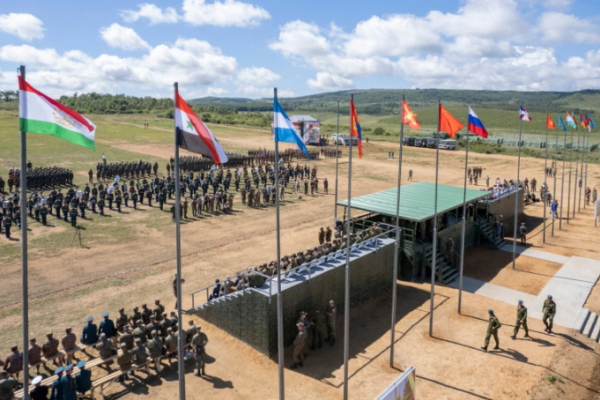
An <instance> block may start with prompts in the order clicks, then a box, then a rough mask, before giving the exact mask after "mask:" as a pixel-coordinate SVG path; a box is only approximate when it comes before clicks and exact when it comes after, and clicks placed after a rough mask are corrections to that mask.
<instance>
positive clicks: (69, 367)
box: [65, 364, 73, 371]
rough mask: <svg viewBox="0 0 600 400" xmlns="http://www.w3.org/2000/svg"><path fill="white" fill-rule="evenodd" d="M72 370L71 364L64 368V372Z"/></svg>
mask: <svg viewBox="0 0 600 400" xmlns="http://www.w3.org/2000/svg"><path fill="white" fill-rule="evenodd" d="M72 369H73V364H69V365H67V366H66V367H65V371H70V370H72Z"/></svg>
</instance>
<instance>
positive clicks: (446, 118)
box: [439, 103, 465, 138]
mask: <svg viewBox="0 0 600 400" xmlns="http://www.w3.org/2000/svg"><path fill="white" fill-rule="evenodd" d="M439 118H440V132H446V133H448V135H450V137H451V138H454V137H455V135H456V132H458V131H460V130H461V129H462V128H464V127H465V126H464V125H463V124H461V123H460V121H459V120H457V119H456V118H454V116H453V115H452V114H450V113H449V112H448V110H446V109H445V108H444V106H442V103H440V116H439Z"/></svg>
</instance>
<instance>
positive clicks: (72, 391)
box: [60, 364, 77, 400]
mask: <svg viewBox="0 0 600 400" xmlns="http://www.w3.org/2000/svg"><path fill="white" fill-rule="evenodd" d="M60 384H61V386H62V392H63V397H62V399H63V400H77V382H76V381H75V378H73V364H69V365H67V366H66V367H65V374H64V375H63V376H62V377H61V378H60Z"/></svg>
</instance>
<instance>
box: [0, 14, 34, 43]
mask: <svg viewBox="0 0 600 400" xmlns="http://www.w3.org/2000/svg"><path fill="white" fill-rule="evenodd" d="M43 24H44V23H43V22H42V21H41V20H40V19H38V18H37V17H35V16H33V15H31V14H15V13H10V14H0V31H2V32H6V33H9V34H11V35H15V36H18V37H20V38H21V39H23V40H28V41H31V40H33V39H41V38H43V37H44V28H42V25H43Z"/></svg>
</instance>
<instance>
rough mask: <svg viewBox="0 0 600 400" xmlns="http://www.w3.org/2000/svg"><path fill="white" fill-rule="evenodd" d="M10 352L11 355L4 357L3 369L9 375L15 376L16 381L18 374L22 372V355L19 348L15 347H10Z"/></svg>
mask: <svg viewBox="0 0 600 400" xmlns="http://www.w3.org/2000/svg"><path fill="white" fill-rule="evenodd" d="M10 351H11V354H10V355H9V356H8V357H6V361H5V362H4V369H5V370H6V371H8V373H9V374H11V375H15V376H16V377H17V380H18V379H19V373H20V372H21V371H22V370H23V353H21V352H20V351H19V348H18V347H17V346H16V345H15V346H11V348H10ZM0 393H1V392H0Z"/></svg>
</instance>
